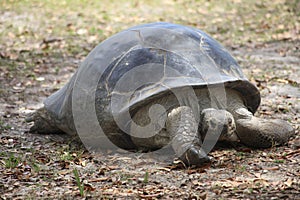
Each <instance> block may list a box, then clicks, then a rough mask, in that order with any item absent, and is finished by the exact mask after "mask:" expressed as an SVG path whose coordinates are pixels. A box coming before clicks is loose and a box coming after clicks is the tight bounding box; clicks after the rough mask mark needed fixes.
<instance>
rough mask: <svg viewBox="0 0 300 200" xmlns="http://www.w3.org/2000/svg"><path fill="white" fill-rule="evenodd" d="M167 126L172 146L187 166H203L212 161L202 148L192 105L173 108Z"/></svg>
mask: <svg viewBox="0 0 300 200" xmlns="http://www.w3.org/2000/svg"><path fill="white" fill-rule="evenodd" d="M166 128H167V131H168V133H169V134H170V136H171V138H172V141H171V145H172V148H173V149H174V151H175V153H176V155H177V156H178V157H179V158H180V159H181V160H182V161H183V162H184V163H185V164H186V165H187V166H192V165H196V166H201V165H203V164H205V163H207V162H209V161H210V160H209V158H208V157H207V154H206V153H205V152H204V151H203V149H202V148H201V145H202V142H201V140H200V138H199V134H198V123H197V122H196V120H195V116H194V114H193V111H192V109H191V108H190V107H187V106H181V107H177V108H174V109H173V110H171V111H170V112H169V113H168V118H167V121H166Z"/></svg>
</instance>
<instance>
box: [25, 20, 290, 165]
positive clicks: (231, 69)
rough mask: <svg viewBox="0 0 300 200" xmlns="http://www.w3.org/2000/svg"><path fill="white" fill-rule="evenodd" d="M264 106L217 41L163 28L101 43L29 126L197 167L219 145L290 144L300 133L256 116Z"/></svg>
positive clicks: (193, 31) (191, 31)
mask: <svg viewBox="0 0 300 200" xmlns="http://www.w3.org/2000/svg"><path fill="white" fill-rule="evenodd" d="M259 104H260V94H259V91H258V89H257V88H256V87H255V86H254V85H253V84H252V83H251V82H249V81H248V80H247V78H246V77H245V76H244V75H243V73H242V70H241V68H240V67H239V65H238V63H237V62H236V61H235V59H234V58H233V57H232V56H231V55H230V54H229V53H228V51H227V50H226V49H225V48H224V47H222V46H221V45H220V44H219V43H218V42H217V41H215V40H214V39H212V38H211V37H210V36H209V35H207V34H206V33H204V32H202V31H201V30H198V29H194V28H191V27H187V26H182V25H177V24H171V23H162V22H160V23H151V24H144V25H140V26H135V27H132V28H129V29H128V30H125V31H122V32H120V33H118V34H115V35H113V36H112V37H110V38H108V39H107V40H105V41H103V42H102V43H100V44H99V45H98V46H97V47H96V48H95V49H94V50H93V51H92V52H91V53H90V54H89V55H88V56H87V58H86V59H85V60H84V61H83V63H82V64H81V66H80V67H79V69H78V70H77V72H76V73H75V74H74V75H73V76H72V78H71V80H70V81H69V82H68V83H67V84H66V85H65V86H64V87H63V88H61V89H60V90H58V91H57V92H56V93H54V94H53V95H51V96H50V97H48V98H47V99H46V100H45V102H44V107H43V108H41V109H39V110H38V111H37V112H35V113H34V114H32V115H31V116H30V117H28V119H27V120H28V121H34V125H33V126H32V128H31V131H35V132H40V133H53V132H65V133H68V134H70V135H71V136H75V135H77V136H78V135H79V136H80V138H81V139H82V140H85V138H88V139H87V140H86V141H90V143H89V142H88V146H91V147H92V146H97V145H99V146H101V145H103V144H101V145H100V143H99V144H98V143H97V141H98V142H99V141H106V142H108V143H111V144H114V145H115V146H117V147H120V148H122V149H126V150H138V151H155V150H158V149H161V148H164V147H166V146H168V145H169V146H171V147H172V149H173V150H174V152H175V154H176V156H177V157H178V158H180V159H181V160H182V161H183V162H184V163H185V164H186V165H189V166H191V165H202V164H203V163H206V162H207V161H209V158H208V156H207V154H208V152H209V151H210V149H211V148H212V147H213V145H214V144H215V142H216V141H217V140H227V141H240V142H241V143H243V144H245V145H247V146H249V147H254V148H268V147H271V146H272V145H276V144H284V143H285V142H287V141H288V139H289V137H290V136H291V135H292V134H293V133H294V132H295V131H294V129H293V127H292V126H291V125H289V124H288V123H287V122H285V121H283V120H279V119H261V118H258V117H255V116H254V115H253V114H254V113H255V111H256V110H257V108H258V106H259ZM102 133H104V134H102ZM99 134H100V135H101V134H102V136H103V135H105V137H106V140H105V139H104V138H103V137H102V139H99V138H98V139H97V137H98V136H99ZM107 138H108V139H107ZM93 142H94V143H93ZM92 143H93V144H92ZM104 146H105V145H104Z"/></svg>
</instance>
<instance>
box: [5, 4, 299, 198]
mask: <svg viewBox="0 0 300 200" xmlns="http://www.w3.org/2000/svg"><path fill="white" fill-rule="evenodd" d="M45 2H46V3H45ZM45 2H42V1H41V2H39V1H32V2H31V3H29V2H28V1H4V2H1V3H0V41H1V43H0V66H1V68H0V97H1V98H0V194H1V195H0V198H1V199H74V198H75V199H89V198H90V199H101V198H102V199H136V198H140V199H299V198H300V192H299V191H300V166H299V163H300V79H299V77H300V66H299V63H300V38H299V35H300V18H299V15H297V12H296V11H294V10H293V8H295V7H296V6H297V5H298V4H297V2H299V1H288V2H289V3H290V4H291V5H290V4H289V3H286V2H285V1H270V2H267V3H266V2H263V1H261V2H260V1H258V2H256V3H255V4H254V3H249V4H247V3H248V1H245V2H243V1H236V0H235V1H232V2H231V3H230V4H226V5H223V4H224V3H223V4H222V5H218V3H215V2H214V1H209V2H206V1H203V2H202V1H195V2H194V1H181V0H180V1H176V2H175V1H161V4H158V3H157V1H153V2H150V1H149V2H148V1H120V2H114V1H112V2H110V1H107V2H106V7H103V6H101V5H99V4H98V3H96V2H93V3H88V2H85V1H76V0H74V1H70V2H69V1H49V2H48V1H45ZM246 2H247V3H246ZM291 2H295V5H294V4H292V3H291ZM1 4H2V5H1ZM200 5H201V6H200ZM62 8H64V9H62ZM152 10H153V12H154V14H153V15H152V14H151V12H152ZM242 11H244V14H241V13H243V12H242ZM252 13H256V15H253V14H252ZM273 13H278V15H280V16H278V15H276V14H274V15H273ZM224 16H225V17H224ZM255 17H256V18H255ZM237 18H238V19H237ZM202 19H210V21H207V20H202ZM284 19H289V20H284ZM159 20H163V21H172V22H176V23H182V24H185V25H192V26H195V27H198V28H201V29H202V30H204V31H207V32H209V33H210V34H212V36H213V37H214V38H216V39H218V40H219V41H220V42H221V43H223V44H225V45H226V46H227V48H228V49H229V50H230V51H231V52H232V54H233V55H234V57H235V58H236V59H237V60H238V61H239V63H240V65H241V66H242V68H243V70H244V73H245V74H246V75H247V77H248V78H249V80H250V81H252V82H253V83H254V84H256V85H257V87H258V88H259V90H260V91H261V95H262V103H261V106H260V108H259V110H258V112H257V113H256V115H258V116H263V117H265V118H280V119H284V120H287V121H289V122H290V123H291V124H292V125H293V127H294V128H295V129H296V135H295V136H294V137H293V138H292V139H291V140H290V141H289V143H288V144H287V145H285V146H282V147H273V148H270V149H265V150H255V149H249V148H247V147H244V146H240V145H238V146H237V145H233V144H228V145H219V146H218V147H216V148H215V150H214V151H213V152H211V156H213V157H214V160H213V162H212V163H211V165H208V166H205V167H203V168H198V169H186V168H184V167H182V166H181V165H180V163H177V161H176V160H175V161H174V162H173V160H170V162H169V163H163V162H160V161H158V160H156V159H155V153H154V154H140V153H136V154H133V155H127V154H126V152H123V151H120V152H118V153H115V154H110V153H109V152H108V154H105V155H104V154H92V153H89V152H87V151H85V149H84V147H83V146H81V144H79V143H78V142H76V141H73V140H72V139H71V138H69V137H68V136H66V135H50V134H49V135H37V134H30V133H28V130H29V127H30V125H31V124H27V123H25V122H24V119H25V117H26V115H27V114H28V113H30V112H33V111H34V110H36V109H37V108H38V107H41V106H42V101H43V100H44V99H45V98H46V97H47V96H49V95H50V94H52V93H53V92H54V91H56V90H57V89H58V88H60V87H61V86H62V85H63V84H64V83H65V82H67V80H68V79H69V78H70V77H71V75H72V74H73V73H74V71H75V70H76V69H77V66H78V64H79V63H80V62H81V61H82V59H84V57H85V56H86V55H87V53H88V52H89V51H90V50H91V49H92V48H93V47H94V46H95V45H96V44H98V43H99V42H100V41H102V40H103V39H104V38H106V37H108V36H110V35H111V34H112V33H115V32H117V31H119V30H121V29H124V28H126V27H129V26H131V25H136V24H139V23H145V22H149V21H159ZM74 170H75V171H74ZM76 172H78V175H76Z"/></svg>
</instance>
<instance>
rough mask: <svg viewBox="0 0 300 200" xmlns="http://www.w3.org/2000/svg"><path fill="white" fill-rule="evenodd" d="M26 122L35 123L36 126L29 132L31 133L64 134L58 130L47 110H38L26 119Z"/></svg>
mask: <svg viewBox="0 0 300 200" xmlns="http://www.w3.org/2000/svg"><path fill="white" fill-rule="evenodd" d="M25 121H26V122H34V125H33V126H32V127H30V130H29V132H31V133H63V131H62V130H60V129H59V128H57V126H56V125H55V122H54V121H53V119H52V118H51V117H50V114H49V113H48V112H47V110H46V109H45V108H40V109H38V110H37V111H36V112H34V113H32V114H31V115H29V116H28V117H26V119H25Z"/></svg>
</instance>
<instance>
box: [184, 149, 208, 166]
mask: <svg viewBox="0 0 300 200" xmlns="http://www.w3.org/2000/svg"><path fill="white" fill-rule="evenodd" d="M180 160H182V161H183V162H184V164H185V165H187V166H197V167H200V166H203V165H205V164H207V163H209V162H210V159H209V158H208V156H207V155H206V153H205V152H204V151H203V150H201V148H200V147H197V146H195V145H192V146H191V147H190V148H189V149H188V150H187V151H186V152H185V153H184V154H183V155H182V156H180Z"/></svg>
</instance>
